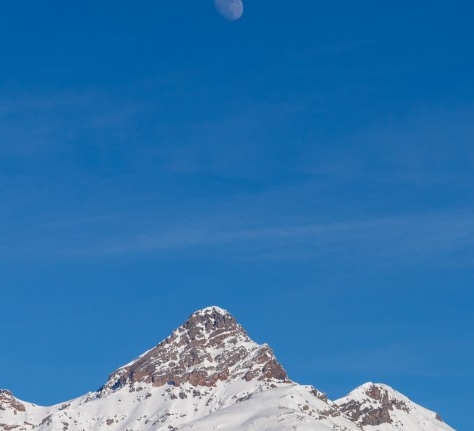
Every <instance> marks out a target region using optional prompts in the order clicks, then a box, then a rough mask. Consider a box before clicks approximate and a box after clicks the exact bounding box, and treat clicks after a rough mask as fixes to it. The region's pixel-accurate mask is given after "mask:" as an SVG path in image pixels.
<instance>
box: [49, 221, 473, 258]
mask: <svg viewBox="0 0 474 431" xmlns="http://www.w3.org/2000/svg"><path fill="white" fill-rule="evenodd" d="M473 217H474V215H473V214H471V213H462V212H461V213H454V212H452V213H437V214H424V215H407V216H399V217H391V218H380V219H372V220H349V221H341V222H334V223H330V222H328V223H297V224H281V225H272V226H265V225H257V226H255V225H254V226H250V225H242V224H241V223H240V224H239V220H238V218H234V219H231V218H229V219H227V220H224V219H222V218H214V219H209V220H204V221H201V222H200V223H188V224H178V225H174V226H173V225H170V224H165V225H163V226H161V227H159V228H158V227H156V226H153V224H151V225H150V224H149V225H148V226H146V227H144V226H141V227H139V226H136V225H135V226H130V225H129V226H126V225H122V227H121V231H120V232H119V233H117V232H114V231H113V229H111V230H107V228H105V229H104V232H105V233H104V234H103V235H100V237H98V236H97V230H98V229H97V226H95V227H94V229H93V231H94V234H92V233H91V234H90V236H89V237H88V235H82V240H81V241H80V243H78V242H75V241H74V238H71V242H70V243H67V242H63V243H61V242H60V243H58V247H59V248H69V250H70V252H72V253H79V254H81V255H102V256H114V255H133V254H140V253H145V254H146V253H158V254H160V253H164V252H180V253H186V252H194V251H195V250H202V249H206V250H207V251H209V252H213V251H214V252H216V253H219V252H220V251H222V250H223V249H225V250H227V251H232V252H234V253H235V254H236V255H237V256H239V255H240V256H241V257H242V258H245V259H249V258H250V259H301V258H309V259H314V258H318V259H320V260H323V261H328V260H329V261H333V262H337V261H358V260H360V259H367V258H370V259H374V260H375V261H387V262H392V263H393V262H412V263H416V262H417V263H419V262H429V261H432V260H442V261H443V262H444V264H448V265H461V266H466V265H467V266H471V265H473V264H474V223H472V220H473ZM116 223H119V224H120V221H119V220H116V221H115V222H114V225H116ZM99 224H102V223H99ZM68 229H69V228H68ZM76 230H77V231H78V232H80V231H82V230H83V228H79V229H76ZM52 231H54V229H52ZM107 232H108V233H107Z"/></svg>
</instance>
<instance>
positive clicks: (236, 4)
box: [214, 0, 244, 21]
mask: <svg viewBox="0 0 474 431" xmlns="http://www.w3.org/2000/svg"><path fill="white" fill-rule="evenodd" d="M214 5H215V6H216V10H217V12H219V14H220V15H221V16H222V17H223V18H225V19H226V20H228V21H237V20H238V19H239V18H240V17H241V16H242V14H243V13H244V4H243V3H242V0H214Z"/></svg>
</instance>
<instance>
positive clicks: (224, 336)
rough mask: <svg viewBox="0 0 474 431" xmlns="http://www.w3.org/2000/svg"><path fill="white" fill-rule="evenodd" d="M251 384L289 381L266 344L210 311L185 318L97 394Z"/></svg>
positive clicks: (228, 316) (223, 312)
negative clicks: (147, 387) (142, 387)
mask: <svg viewBox="0 0 474 431" xmlns="http://www.w3.org/2000/svg"><path fill="white" fill-rule="evenodd" d="M254 379H256V380H260V381H267V382H272V381H275V382H289V380H288V376H287V374H286V372H285V370H284V369H283V367H282V366H281V365H280V364H279V363H278V361H277V360H276V358H275V356H274V354H273V351H272V350H271V349H270V347H269V346H268V345H266V344H263V345H259V344H257V343H255V342H254V341H253V340H251V339H250V338H249V336H248V335H247V333H246V331H245V330H244V329H243V328H242V326H241V325H240V324H239V323H238V322H237V321H236V319H235V318H234V317H233V316H232V315H231V314H230V313H229V312H228V311H226V310H224V309H222V308H220V307H217V306H211V307H206V308H203V309H201V310H198V311H196V312H194V313H193V314H191V316H190V317H189V318H188V319H187V320H186V321H185V322H184V323H183V324H182V325H181V326H180V327H179V328H177V329H176V330H175V331H174V332H173V333H172V334H171V335H170V336H169V337H168V338H166V339H165V340H163V341H162V342H161V343H160V344H158V345H157V346H156V347H154V348H153V349H151V350H149V351H147V352H145V353H144V354H143V355H141V356H139V357H138V358H137V359H135V360H134V361H132V362H130V363H129V364H127V365H125V366H124V367H121V368H119V369H118V370H117V371H116V372H115V373H113V374H112V375H111V376H110V378H109V381H108V382H107V383H106V385H105V386H104V387H102V388H101V390H100V394H106V393H107V392H109V391H111V390H112V391H115V390H117V389H120V388H122V387H124V386H130V387H131V386H133V384H135V383H147V384H151V385H153V386H155V387H159V386H163V385H166V384H169V385H173V386H180V385H182V384H185V383H188V384H190V385H192V386H215V385H216V383H217V382H218V381H228V380H245V381H250V380H254Z"/></svg>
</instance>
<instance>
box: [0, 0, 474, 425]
mask: <svg viewBox="0 0 474 431" xmlns="http://www.w3.org/2000/svg"><path fill="white" fill-rule="evenodd" d="M473 14H474V5H473V4H472V1H457V0H449V1H439V0H430V1H419V2H413V1H405V0H401V1H396V2H380V1H375V0H366V1H360V2H356V1H353V0H351V1H346V0H342V1H337V2H336V1H320V0H295V1H289V0H247V1H245V12H244V15H243V17H242V19H240V20H239V21H236V22H228V21H225V20H224V19H222V18H221V17H220V16H219V15H218V14H217V13H216V11H215V9H214V6H213V1H212V0H159V1H157V0H153V1H151V0H143V1H140V2H132V1H109V0H104V1H99V2H97V1H89V0H84V1H81V2H65V1H64V0H61V1H59V0H43V1H36V0H15V1H13V0H4V1H2V2H0V61H1V67H0V288H1V298H0V315H1V318H2V331H0V346H1V355H0V387H6V388H9V389H10V390H12V391H13V392H14V394H15V395H17V396H18V397H20V398H22V399H25V400H28V401H31V402H35V403H37V404H52V403H57V402H61V401H64V400H65V399H69V398H72V397H75V396H79V395H81V394H83V393H85V392H87V391H89V390H95V389H96V388H98V387H99V386H100V385H101V384H102V383H103V382H104V381H105V380H106V378H107V376H108V374H109V373H110V372H111V371H113V370H114V369H115V368H116V367H118V366H120V365H122V364H123V363H125V362H128V361H129V360H131V359H132V358H134V357H135V356H136V355H138V354H140V353H141V352H142V351H144V350H145V349H147V348H150V347H151V346H153V345H155V344H156V343H158V342H159V341H161V339H163V338H164V337H166V336H167V335H168V333H169V332H170V331H171V330H173V329H174V328H175V327H176V326H178V325H179V324H180V323H181V322H182V321H183V320H184V319H186V317H187V316H188V315H189V314H190V313H191V312H193V311H194V310H195V309H198V308H201V307H204V306H208V305H213V304H215V305H219V306H221V307H224V308H227V309H228V310H229V311H231V312H232V313H233V314H234V315H235V316H236V318H237V319H238V320H239V321H240V322H241V323H242V324H243V325H244V327H246V328H247V330H248V332H249V333H250V335H251V336H252V337H253V338H254V339H255V340H256V341H258V342H268V343H269V344H270V345H271V346H272V347H273V349H274V350H275V352H276V355H277V357H278V358H279V359H280V361H281V362H282V363H283V365H284V366H285V368H286V369H287V371H288V373H289V375H290V377H292V378H293V379H294V380H296V381H298V382H301V383H305V384H313V385H314V386H316V387H317V388H318V389H320V390H322V391H325V392H327V393H328V395H329V397H330V398H333V399H334V398H337V397H339V396H342V395H344V394H346V393H347V392H348V391H350V390H351V389H352V388H353V387H355V386H357V385H359V384H362V383H364V382H365V381H369V380H370V381H376V382H384V383H387V384H389V385H391V386H393V387H394V388H396V389H397V390H399V391H401V392H403V393H405V394H406V395H408V396H409V397H411V398H412V399H413V400H414V401H416V402H418V403H421V404H423V405H425V406H427V407H429V408H430V409H432V410H437V411H439V412H440V413H441V414H442V416H443V417H444V418H445V419H446V421H447V422H448V423H450V424H451V425H452V426H454V427H455V428H457V429H458V430H459V431H461V430H468V429H473V428H474V421H473V418H472V406H471V404H472V393H473V389H474V368H473V363H474V336H473V334H474V317H473V310H474V293H473V286H474V179H473V173H474V80H473V78H472V77H473V69H474V67H473V66H474V50H473V44H474V27H473Z"/></svg>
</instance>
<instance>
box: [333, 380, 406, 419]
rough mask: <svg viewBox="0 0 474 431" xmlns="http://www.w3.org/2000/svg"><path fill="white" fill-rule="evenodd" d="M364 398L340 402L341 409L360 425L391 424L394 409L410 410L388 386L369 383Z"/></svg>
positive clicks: (364, 390)
mask: <svg viewBox="0 0 474 431" xmlns="http://www.w3.org/2000/svg"><path fill="white" fill-rule="evenodd" d="M362 395H363V396H365V398H362V399H347V400H346V401H345V402H343V403H340V404H339V411H341V412H342V413H344V414H345V415H346V416H347V417H348V418H349V419H350V420H352V421H353V422H355V423H357V424H358V425H360V426H366V425H373V426H377V425H381V424H391V423H392V422H393V421H392V418H391V416H390V412H391V411H393V410H394V409H397V410H402V411H405V412H407V413H409V412H410V409H409V407H408V406H407V404H406V403H405V402H404V401H403V400H400V399H397V398H396V397H394V396H393V395H392V394H391V393H390V392H389V391H388V390H387V389H386V388H384V387H381V386H379V385H375V384H369V385H367V386H366V387H365V388H364V389H363V393H362Z"/></svg>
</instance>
